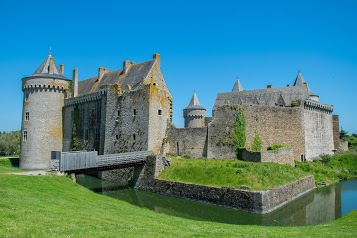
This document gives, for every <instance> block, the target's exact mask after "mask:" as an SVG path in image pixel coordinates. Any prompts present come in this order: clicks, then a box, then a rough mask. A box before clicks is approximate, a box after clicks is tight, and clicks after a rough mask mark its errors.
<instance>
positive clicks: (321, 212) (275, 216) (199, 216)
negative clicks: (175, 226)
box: [77, 176, 357, 226]
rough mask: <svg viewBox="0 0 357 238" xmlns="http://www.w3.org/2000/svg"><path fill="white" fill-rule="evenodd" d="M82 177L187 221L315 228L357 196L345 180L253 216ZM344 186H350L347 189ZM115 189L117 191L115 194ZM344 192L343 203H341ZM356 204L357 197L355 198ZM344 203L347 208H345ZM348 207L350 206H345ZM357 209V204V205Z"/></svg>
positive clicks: (353, 183) (355, 182)
mask: <svg viewBox="0 0 357 238" xmlns="http://www.w3.org/2000/svg"><path fill="white" fill-rule="evenodd" d="M88 177H89V176H83V178H79V177H77V182H78V183H80V184H82V185H83V186H86V187H88V188H90V189H92V190H94V191H96V192H98V193H101V194H103V195H106V196H109V197H114V198H117V199H120V200H124V201H127V202H129V203H131V204H134V205H136V206H139V207H145V208H148V209H151V210H153V211H156V212H159V213H165V214H168V215H172V216H178V217H183V218H188V219H192V220H205V221H214V222H221V223H230V224H242V225H264V226H271V225H274V226H303V225H316V224H321V223H325V222H328V221H332V220H335V219H337V218H340V217H341V215H345V214H346V213H348V212H350V211H351V210H353V209H357V208H356V207H354V208H353V206H352V207H351V206H349V203H353V204H354V205H356V204H355V202H349V201H352V200H351V199H349V200H348V199H345V195H344V193H346V194H348V193H350V192H351V193H353V194H354V196H357V180H351V181H346V182H343V183H340V184H337V185H334V186H328V187H324V188H321V189H318V190H315V191H312V192H310V193H308V194H306V195H305V196H303V197H300V198H299V199H296V200H294V201H293V202H290V203H289V204H287V205H285V206H284V207H282V208H280V209H278V210H275V211H273V212H271V213H269V214H264V215H262V214H254V213H249V212H243V211H236V210H233V209H228V208H223V207H218V206H215V205H211V204H204V203H199V202H193V201H187V200H184V199H180V198H173V197H169V196H164V195H158V194H154V193H149V192H144V191H140V190H135V189H128V188H126V189H120V190H117V188H123V187H125V186H127V185H125V184H115V183H112V182H106V181H101V180H99V179H96V178H93V177H90V178H88ZM345 184H347V185H346V186H345ZM113 190H114V191H113ZM341 191H342V194H343V195H342V202H341ZM352 199H355V200H353V201H356V200H357V198H356V197H352ZM342 204H343V205H344V206H342ZM345 205H346V206H347V207H345ZM356 206H357V205H356Z"/></svg>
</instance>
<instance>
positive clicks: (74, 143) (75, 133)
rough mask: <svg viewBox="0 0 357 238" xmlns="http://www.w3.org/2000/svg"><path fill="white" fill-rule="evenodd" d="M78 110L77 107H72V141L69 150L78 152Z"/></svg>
mask: <svg viewBox="0 0 357 238" xmlns="http://www.w3.org/2000/svg"><path fill="white" fill-rule="evenodd" d="M79 119H80V118H79V109H78V105H75V106H74V110H73V128H72V141H71V149H72V150H80V149H81V138H80V135H81V134H80V133H81V131H80V125H79Z"/></svg>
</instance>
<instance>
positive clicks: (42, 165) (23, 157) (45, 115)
mask: <svg viewBox="0 0 357 238" xmlns="http://www.w3.org/2000/svg"><path fill="white" fill-rule="evenodd" d="M63 69H64V68H63V65H61V67H60V68H59V67H58V66H57V65H56V63H55V61H54V58H53V57H52V55H51V54H50V55H49V56H48V57H47V59H46V60H45V61H44V62H43V63H42V64H41V65H40V67H39V68H38V69H37V70H36V71H35V73H33V74H32V75H31V76H28V77H25V78H23V79H22V91H23V92H24V99H23V111H22V126H21V154H20V167H21V168H22V169H31V170H32V169H49V168H50V159H51V151H62V107H63V105H64V99H65V96H66V93H67V91H68V88H69V83H70V80H69V79H67V78H66V77H65V76H64V75H63Z"/></svg>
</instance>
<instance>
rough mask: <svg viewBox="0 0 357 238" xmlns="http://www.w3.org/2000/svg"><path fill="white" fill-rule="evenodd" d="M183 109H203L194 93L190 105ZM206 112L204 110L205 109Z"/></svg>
mask: <svg viewBox="0 0 357 238" xmlns="http://www.w3.org/2000/svg"><path fill="white" fill-rule="evenodd" d="M185 109H204V108H203V107H202V106H201V104H200V101H198V98H197V95H196V92H194V93H193V95H192V98H191V101H190V103H189V104H188V106H187V107H186V108H185ZM205 110H206V109H205Z"/></svg>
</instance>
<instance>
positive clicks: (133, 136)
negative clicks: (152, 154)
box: [104, 86, 150, 154]
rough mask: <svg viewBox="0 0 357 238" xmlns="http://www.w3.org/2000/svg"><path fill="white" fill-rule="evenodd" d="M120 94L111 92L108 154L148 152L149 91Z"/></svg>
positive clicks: (105, 144)
mask: <svg viewBox="0 0 357 238" xmlns="http://www.w3.org/2000/svg"><path fill="white" fill-rule="evenodd" d="M118 92H119V91H118V90H117V88H116V87H115V86H112V87H111V88H109V89H108V96H107V104H106V121H105V135H104V138H105V142H104V154H115V153H122V152H131V151H142V150H147V149H148V124H149V97H150V94H149V90H146V89H145V88H144V89H139V90H136V91H128V92H124V93H123V94H122V95H118Z"/></svg>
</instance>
